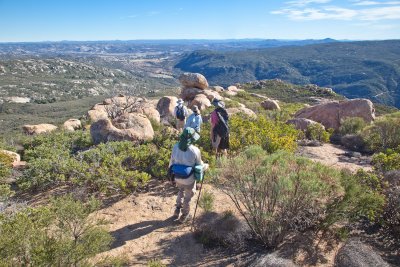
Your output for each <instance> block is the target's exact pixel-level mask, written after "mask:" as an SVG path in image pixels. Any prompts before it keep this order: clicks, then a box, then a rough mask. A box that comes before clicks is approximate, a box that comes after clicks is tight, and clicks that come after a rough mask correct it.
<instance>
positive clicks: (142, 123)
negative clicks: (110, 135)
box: [112, 113, 154, 141]
mask: <svg viewBox="0 0 400 267" xmlns="http://www.w3.org/2000/svg"><path fill="white" fill-rule="evenodd" d="M112 123H113V125H114V126H115V127H116V128H118V129H123V130H128V131H130V133H131V136H134V137H135V140H139V141H147V140H152V139H153V138H154V130H153V127H152V126H151V123H150V120H149V119H148V118H147V117H146V116H145V115H143V114H139V113H128V114H124V115H122V116H120V117H118V118H116V119H114V120H113V121H112Z"/></svg>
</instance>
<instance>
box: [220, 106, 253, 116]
mask: <svg viewBox="0 0 400 267" xmlns="http://www.w3.org/2000/svg"><path fill="white" fill-rule="evenodd" d="M226 112H228V114H229V116H232V115H235V114H238V113H242V114H245V115H247V116H249V117H253V118H254V117H256V116H257V115H256V114H255V113H254V111H252V110H251V109H249V108H244V107H239V108H227V109H226Z"/></svg>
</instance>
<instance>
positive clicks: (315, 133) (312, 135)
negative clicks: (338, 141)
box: [305, 123, 332, 143]
mask: <svg viewBox="0 0 400 267" xmlns="http://www.w3.org/2000/svg"><path fill="white" fill-rule="evenodd" d="M331 134H332V132H329V131H325V127H324V126H323V125H322V124H320V123H313V124H310V125H308V127H307V130H306V132H305V135H306V137H307V139H309V140H316V141H320V142H323V143H327V142H329V138H330V136H331Z"/></svg>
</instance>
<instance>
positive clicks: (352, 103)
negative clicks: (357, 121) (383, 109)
mask: <svg viewBox="0 0 400 267" xmlns="http://www.w3.org/2000/svg"><path fill="white" fill-rule="evenodd" d="M339 117H340V120H341V121H343V120H344V119H346V118H348V117H360V118H363V119H364V121H365V122H366V123H371V122H372V121H374V120H375V108H374V104H373V103H372V102H371V100H369V99H362V98H359V99H352V100H349V101H344V102H340V108H339Z"/></svg>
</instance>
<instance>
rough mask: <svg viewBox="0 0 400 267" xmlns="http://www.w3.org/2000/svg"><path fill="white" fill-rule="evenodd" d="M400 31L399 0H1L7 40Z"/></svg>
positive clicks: (353, 35) (355, 35) (0, 25)
mask: <svg viewBox="0 0 400 267" xmlns="http://www.w3.org/2000/svg"><path fill="white" fill-rule="evenodd" d="M327 37H330V38H335V39H357V40H360V39H399V38H400V0H287V1H278V0H197V1H194V0H130V1H128V0H107V1H106V0H96V1H95V0H79V1H78V0H52V1H50V0H36V1H34V0H0V42H19V41H60V40H134V39H229V38H266V39H311V38H312V39H320V38H327Z"/></svg>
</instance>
